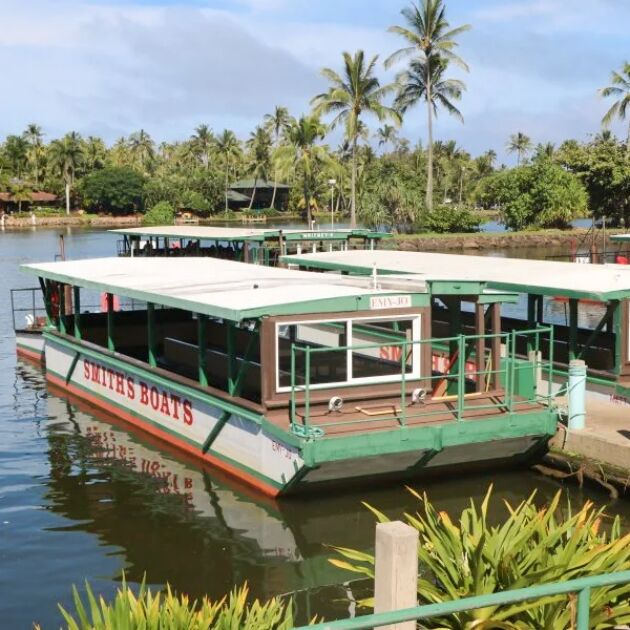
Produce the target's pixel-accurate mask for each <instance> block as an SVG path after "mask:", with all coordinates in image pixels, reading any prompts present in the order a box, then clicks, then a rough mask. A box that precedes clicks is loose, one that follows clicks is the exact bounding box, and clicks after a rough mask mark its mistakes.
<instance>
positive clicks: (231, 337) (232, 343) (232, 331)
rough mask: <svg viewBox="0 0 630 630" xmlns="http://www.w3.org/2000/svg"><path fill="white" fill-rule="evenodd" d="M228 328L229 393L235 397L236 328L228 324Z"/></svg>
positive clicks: (230, 323)
mask: <svg viewBox="0 0 630 630" xmlns="http://www.w3.org/2000/svg"><path fill="white" fill-rule="evenodd" d="M227 326H228V328H227V342H226V345H227V355H228V356H227V360H228V366H227V367H228V370H227V372H228V392H229V394H230V396H234V392H235V382H236V365H237V362H236V327H235V325H234V324H233V323H232V322H228V325H227Z"/></svg>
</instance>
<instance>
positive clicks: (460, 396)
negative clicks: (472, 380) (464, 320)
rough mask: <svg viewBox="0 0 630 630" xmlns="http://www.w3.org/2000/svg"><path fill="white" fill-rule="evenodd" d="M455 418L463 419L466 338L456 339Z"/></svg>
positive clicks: (461, 336)
mask: <svg viewBox="0 0 630 630" xmlns="http://www.w3.org/2000/svg"><path fill="white" fill-rule="evenodd" d="M457 351H458V355H457V419H458V420H459V421H460V422H461V421H462V420H463V419H464V395H465V394H466V339H465V338H464V335H459V338H458V339H457Z"/></svg>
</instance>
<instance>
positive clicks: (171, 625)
mask: <svg viewBox="0 0 630 630" xmlns="http://www.w3.org/2000/svg"><path fill="white" fill-rule="evenodd" d="M248 596H249V589H248V588H247V585H244V586H242V587H241V588H238V589H234V590H233V591H232V592H231V593H230V595H229V596H228V597H223V598H222V599H220V600H218V601H214V602H213V601H211V600H210V599H208V598H207V597H204V598H203V599H201V600H200V601H190V599H189V598H188V596H186V595H176V594H174V593H173V592H172V590H171V588H170V586H168V585H167V587H166V592H165V593H160V592H157V593H152V592H151V589H150V588H147V587H146V585H145V584H144V582H143V583H142V584H141V586H140V589H139V591H138V592H137V594H136V593H134V592H133V590H132V589H131V588H130V587H129V586H128V585H127V584H126V582H125V580H124V577H123V583H122V586H121V588H120V589H118V591H117V593H116V596H115V597H114V600H113V602H111V603H110V602H107V601H105V599H104V598H103V597H98V598H97V597H96V596H95V595H94V593H93V591H92V589H91V588H90V585H89V584H87V583H86V597H87V602H86V603H84V602H83V600H82V598H81V595H80V594H79V592H78V590H77V589H76V587H73V598H74V611H73V612H72V613H71V612H68V611H67V610H65V609H64V608H63V607H61V606H60V609H61V614H62V615H63V618H64V620H65V622H66V624H67V628H68V630H164V629H166V628H168V629H169V630H289V629H290V628H293V609H292V606H291V604H290V603H289V604H285V603H283V602H281V601H280V600H279V599H277V598H274V599H270V600H269V601H267V602H265V603H261V602H259V601H258V600H254V601H253V602H250V601H249V597H248Z"/></svg>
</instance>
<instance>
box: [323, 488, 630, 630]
mask: <svg viewBox="0 0 630 630" xmlns="http://www.w3.org/2000/svg"><path fill="white" fill-rule="evenodd" d="M410 491H411V492H412V494H414V496H416V498H417V499H418V500H419V501H420V504H421V507H420V511H419V512H418V513H416V514H415V515H411V514H406V515H405V519H406V521H407V523H408V524H409V525H411V526H412V527H414V528H416V529H417V530H418V531H419V532H420V545H419V550H418V561H419V569H420V577H419V579H418V598H419V601H420V604H433V603H439V602H444V601H452V600H454V599H460V598H463V597H471V596H473V595H483V594H487V593H495V592H499V591H507V590H509V589H515V588H525V587H528V586H534V585H538V584H545V583H549V582H557V581H565V580H570V579H574V578H579V577H585V576H588V575H591V574H599V573H612V572H614V571H625V570H628V569H629V568H630V534H626V535H624V536H622V535H621V524H620V520H619V517H618V516H617V517H616V518H615V519H614V521H612V525H611V527H610V528H609V530H608V531H605V530H604V528H603V527H602V523H603V520H604V518H605V515H604V512H603V509H600V510H597V509H595V508H594V506H593V504H592V503H590V502H587V503H585V504H584V506H583V507H582V508H581V509H580V510H578V511H577V512H576V513H572V510H571V507H570V505H568V507H567V510H566V513H565V511H564V510H563V509H562V508H561V506H560V499H561V493H560V492H558V493H557V494H556V496H555V497H554V498H553V500H552V501H551V502H550V504H549V505H548V506H546V507H543V508H538V507H537V506H536V505H535V503H534V499H535V493H534V494H532V495H531V496H530V497H529V499H527V500H526V501H523V502H522V503H520V504H519V505H517V506H515V507H513V506H511V505H509V504H507V503H506V506H507V511H508V515H507V518H506V519H505V521H504V522H503V523H501V524H499V525H490V524H489V523H488V520H487V514H488V505H489V502H490V498H491V489H490V490H488V493H487V495H486V497H485V499H484V500H483V502H482V503H481V505H479V506H477V505H475V503H474V502H473V501H471V504H470V507H468V508H466V509H464V510H463V511H462V513H461V515H460V516H459V519H458V520H457V521H456V522H453V521H452V520H451V519H450V517H449V516H448V514H447V513H446V512H438V511H437V510H436V509H435V507H434V506H433V505H432V504H431V503H430V502H429V500H428V499H427V497H426V495H422V496H421V495H419V494H418V493H416V492H415V491H412V490H410ZM367 507H368V508H369V509H370V510H371V511H372V512H373V513H374V514H375V516H376V518H377V519H378V520H379V521H381V522H384V521H387V520H389V519H387V517H385V516H384V515H383V514H382V513H381V512H379V511H378V510H376V509H375V508H372V507H370V506H367ZM337 551H338V552H339V553H340V555H341V556H342V557H343V558H344V560H338V559H332V560H331V562H332V563H333V564H334V565H336V566H338V567H341V568H345V569H348V570H350V571H353V572H355V573H360V574H363V575H367V576H369V577H373V576H374V557H373V556H371V555H370V554H366V553H362V552H358V551H354V550H351V549H345V548H338V549H337ZM629 596H630V584H621V585H618V586H610V587H602V588H597V589H593V591H592V593H591V602H590V606H591V610H590V614H591V618H590V624H591V626H590V627H592V628H614V627H615V626H618V625H621V624H624V623H628V621H630V603H629V601H628V598H629ZM365 603H366V604H370V603H371V602H370V601H369V600H368V601H366V602H365ZM575 605H576V603H575V598H574V597H573V596H570V595H558V596H552V597H545V598H544V599H542V600H538V601H536V602H531V601H530V602H522V603H517V604H505V605H503V606H494V607H488V608H483V609H479V610H474V611H469V612H464V613H459V614H456V615H452V616H445V617H435V618H433V619H428V620H426V621H424V622H423V623H424V625H425V627H427V628H443V629H457V630H463V629H464V628H473V627H474V628H499V627H500V628H505V629H512V628H514V629H516V628H523V629H524V628H546V629H547V630H555V629H556V628H557V629H558V630H561V629H562V630H564V629H565V628H570V627H573V626H572V619H573V615H574V614H575V612H576V611H575Z"/></svg>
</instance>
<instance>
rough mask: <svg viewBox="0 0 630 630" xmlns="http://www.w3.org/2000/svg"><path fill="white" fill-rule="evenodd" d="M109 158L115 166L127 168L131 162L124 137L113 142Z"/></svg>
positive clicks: (127, 144)
mask: <svg viewBox="0 0 630 630" xmlns="http://www.w3.org/2000/svg"><path fill="white" fill-rule="evenodd" d="M109 157H110V159H111V161H112V163H113V164H114V165H115V166H128V165H129V164H130V162H131V156H130V153H129V143H128V142H127V139H126V138H125V137H124V136H121V137H120V138H118V140H116V142H114V144H113V146H112V148H111V150H110V152H109Z"/></svg>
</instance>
